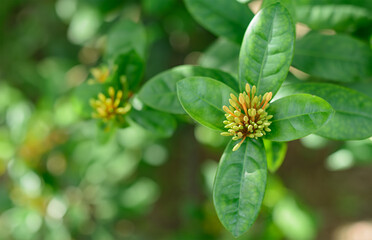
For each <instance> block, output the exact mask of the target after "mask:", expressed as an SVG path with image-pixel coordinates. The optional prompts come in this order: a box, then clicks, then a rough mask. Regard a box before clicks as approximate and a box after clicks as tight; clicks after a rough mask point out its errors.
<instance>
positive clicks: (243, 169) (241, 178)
mask: <svg viewBox="0 0 372 240" xmlns="http://www.w3.org/2000/svg"><path fill="white" fill-rule="evenodd" d="M247 140H248V139H247ZM248 141H249V140H248ZM248 145H249V142H247V143H246V147H245V151H244V157H243V168H242V173H241V176H240V187H239V202H238V207H237V209H238V213H239V212H240V200H241V199H242V196H241V194H242V186H243V184H242V181H243V177H244V172H245V162H246V156H247V151H248ZM239 216H240V215H239V214H238V222H239V218H240V217H239ZM237 228H238V224H236V225H235V233H236V231H238V230H239V229H237Z"/></svg>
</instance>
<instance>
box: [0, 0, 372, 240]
mask: <svg viewBox="0 0 372 240" xmlns="http://www.w3.org/2000/svg"><path fill="white" fill-rule="evenodd" d="M258 4H259V1H258ZM257 6H258V7H259V5H257V2H256V3H253V4H252V5H251V8H252V9H256V10H257ZM117 19H130V20H131V21H134V22H141V23H142V24H143V25H144V26H145V30H146V34H147V39H146V42H147V44H148V50H147V51H148V54H147V57H146V62H147V64H146V73H145V77H144V81H143V82H145V81H146V80H148V79H149V78H151V77H152V76H154V75H155V74H157V73H159V72H162V71H164V70H166V69H169V68H171V67H173V66H177V65H181V64H198V63H200V64H203V65H205V66H214V67H219V68H221V69H224V70H226V71H233V70H235V68H236V53H237V52H238V51H239V46H238V45H234V44H233V43H227V42H226V40H223V39H216V37H215V36H213V35H212V34H211V33H209V32H208V31H207V30H205V29H204V28H202V27H201V26H200V25H198V24H197V23H196V22H195V20H194V19H193V18H192V17H191V16H190V14H189V13H188V11H187V9H186V8H185V6H184V3H183V2H182V1H178V0H141V1H140V0H123V1H118V0H105V1H103V0H32V1H23V0H1V3H0V239H14V240H21V239H37V240H39V239H46V240H70V239H71V240H72V239H76V240H84V239H93V240H111V239H112V240H113V239H133V240H137V239H138V240H139V239H141V240H142V239H143V240H147V239H165V240H167V239H169V240H173V239H176V240H183V239H185V240H186V239H193V240H194V239H195V240H197V239H206V240H208V239H218V240H225V239H226V240H228V239H233V238H232V236H231V235H230V234H229V233H227V232H226V231H225V230H224V228H223V226H222V225H221V224H220V222H219V220H218V218H217V216H216V214H215V211H214V207H213V203H212V198H211V192H212V185H213V178H214V174H215V171H216V168H217V164H218V160H219V158H220V155H221V153H222V151H223V148H224V146H225V145H226V141H227V139H225V138H223V137H221V136H219V133H218V132H213V131H211V130H208V129H206V128H204V127H202V126H196V127H194V126H192V125H190V124H187V123H186V122H187V121H186V122H185V121H181V120H179V126H178V128H177V130H176V132H175V133H174V134H173V136H172V137H171V138H170V139H167V138H159V137H156V136H155V135H153V134H152V133H151V132H149V131H146V130H144V129H142V128H141V127H139V126H137V125H136V124H131V126H130V127H128V128H125V129H116V130H115V131H104V130H103V129H102V128H100V127H99V125H98V124H97V121H96V120H93V119H89V118H84V117H82V114H81V113H82V112H83V111H86V109H82V105H81V104H80V103H79V101H78V99H77V98H76V96H75V88H76V87H78V86H79V85H80V84H81V83H83V82H84V81H86V79H87V78H88V77H89V71H90V69H91V68H92V67H95V66H97V65H99V64H100V62H101V60H102V54H103V52H104V49H105V43H106V33H107V31H108V29H110V27H111V25H112V24H113V23H114V22H115V21H116V20H117ZM369 26H371V25H369ZM306 29H307V28H306V26H302V28H300V30H302V31H306ZM125 34H128V35H130V34H131V32H127V33H125ZM212 43H218V44H220V45H217V44H215V45H213V46H226V45H228V46H229V49H230V50H231V52H232V53H234V51H235V55H234V54H233V56H228V55H226V56H216V54H214V51H213V50H214V49H215V48H216V47H215V48H214V49H213V48H212V47H211V48H209V47H210V45H211V44H212ZM369 44H370V45H371V43H369ZM205 52H207V53H208V54H203V53H205ZM218 57H220V58H218ZM221 57H222V58H223V59H226V60H225V61H222V62H221V61H220V59H221ZM364 91H365V89H364ZM88 111H92V110H91V109H88ZM371 172H372V139H367V140H363V141H349V142H333V141H329V140H326V139H324V138H321V137H319V136H315V135H310V136H308V137H306V138H303V139H301V140H299V141H295V142H291V143H290V144H289V145H288V153H287V156H286V158H285V161H284V163H283V165H282V166H281V167H280V169H279V170H278V171H277V173H275V174H271V175H270V176H269V181H268V186H267V192H266V196H265V199H264V203H263V207H262V209H261V213H260V215H259V217H258V219H257V221H256V223H255V224H254V226H253V227H252V229H251V230H250V231H249V232H248V233H247V234H246V235H244V236H243V237H241V238H240V239H255V240H256V239H257V240H261V239H269V240H270V239H290V240H308V239H309V240H310V239H335V240H354V239H355V240H364V239H366V240H368V239H372V205H371V204H372V189H371V186H372V174H371Z"/></svg>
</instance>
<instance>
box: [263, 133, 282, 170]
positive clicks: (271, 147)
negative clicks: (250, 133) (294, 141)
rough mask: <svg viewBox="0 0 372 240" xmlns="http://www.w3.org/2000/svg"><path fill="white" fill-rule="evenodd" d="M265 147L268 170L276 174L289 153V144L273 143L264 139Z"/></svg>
mask: <svg viewBox="0 0 372 240" xmlns="http://www.w3.org/2000/svg"><path fill="white" fill-rule="evenodd" d="M264 145H265V150H266V158H267V168H268V169H269V171H270V172H276V170H278V168H279V167H280V166H281V165H282V163H283V161H284V158H285V155H286V153H287V143H285V142H273V141H269V140H266V139H264Z"/></svg>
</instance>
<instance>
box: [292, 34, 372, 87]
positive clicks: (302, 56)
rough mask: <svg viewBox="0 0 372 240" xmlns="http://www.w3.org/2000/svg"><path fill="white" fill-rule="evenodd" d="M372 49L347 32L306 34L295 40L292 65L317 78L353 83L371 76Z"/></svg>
mask: <svg viewBox="0 0 372 240" xmlns="http://www.w3.org/2000/svg"><path fill="white" fill-rule="evenodd" d="M371 55H372V54H371V49H370V48H369V46H368V45H367V44H365V43H363V42H361V41H359V40H357V39H354V38H352V37H350V36H347V35H322V34H319V33H315V32H313V33H310V34H307V35H306V36H305V37H303V38H302V39H300V40H298V41H297V42H296V51H295V55H294V58H293V66H294V67H296V68H298V69H300V70H301V71H304V72H306V73H308V74H310V75H313V76H315V77H320V78H325V79H329V80H333V81H340V82H353V81H358V80H360V79H364V78H366V77H368V76H371V69H370V66H372V63H371Z"/></svg>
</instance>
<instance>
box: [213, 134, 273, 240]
mask: <svg viewBox="0 0 372 240" xmlns="http://www.w3.org/2000/svg"><path fill="white" fill-rule="evenodd" d="M235 144H236V143H235V142H233V141H230V143H229V144H228V145H227V147H226V149H225V151H224V154H223V155H222V157H221V161H220V163H219V167H218V170H217V173H216V178H215V181H214V188H213V201H214V206H215V208H216V211H217V215H218V217H219V219H220V220H221V222H222V224H223V225H224V226H225V227H226V228H227V230H229V231H230V232H231V233H232V234H233V235H234V236H235V237H239V236H240V235H242V234H243V233H245V232H246V231H247V230H248V229H249V228H250V226H251V225H252V224H253V222H254V221H255V219H256V217H257V215H258V213H259V210H260V207H261V204H262V199H263V197H264V194H265V187H266V179H267V167H266V156H265V148H264V145H263V142H262V139H258V140H254V139H249V140H248V139H247V140H246V141H244V142H243V144H242V145H241V147H240V148H239V149H238V150H237V151H235V152H233V151H232V148H233V147H234V145H235Z"/></svg>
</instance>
